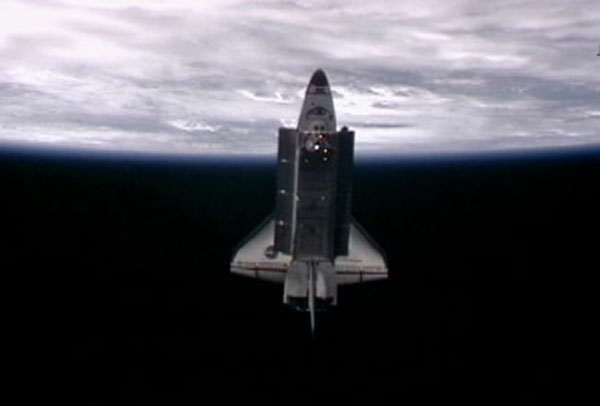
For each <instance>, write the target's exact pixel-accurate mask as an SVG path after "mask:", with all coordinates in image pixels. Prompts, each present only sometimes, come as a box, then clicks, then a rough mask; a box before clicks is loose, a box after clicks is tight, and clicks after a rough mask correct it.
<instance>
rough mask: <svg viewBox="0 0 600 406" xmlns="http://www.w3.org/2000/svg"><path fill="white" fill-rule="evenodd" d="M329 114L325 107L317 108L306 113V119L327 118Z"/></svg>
mask: <svg viewBox="0 0 600 406" xmlns="http://www.w3.org/2000/svg"><path fill="white" fill-rule="evenodd" d="M328 113H329V110H327V109H326V108H324V107H315V108H313V109H310V110H308V112H307V113H306V117H314V116H326V115H327V114H328Z"/></svg>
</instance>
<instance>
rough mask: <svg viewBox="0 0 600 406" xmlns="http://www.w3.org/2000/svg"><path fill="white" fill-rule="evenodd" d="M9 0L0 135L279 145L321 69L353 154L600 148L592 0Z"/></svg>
mask: <svg viewBox="0 0 600 406" xmlns="http://www.w3.org/2000/svg"><path fill="white" fill-rule="evenodd" d="M396 3H397V2H388V1H382V0H379V1H378V0H373V1H370V2H364V1H348V0H344V1H341V0H339V1H338V0H332V1H316V0H315V1H300V0H297V1H274V0H272V1H267V0H264V1H245V0H244V1H242V0H226V1H222V0H219V1H216V0H215V1H202V2H196V1H191V0H175V1H169V2H163V1H157V0H154V1H134V0H125V1H109V0H94V1H91V0H90V1H86V2H80V1H75V0H36V1H34V0H29V1H23V0H21V1H12V0H7V1H2V10H3V13H2V15H1V16H0V143H28V144H33V145H58V146H66V147H83V148H94V149H110V150H126V151H151V152H167V153H193V154H222V153H225V154H273V153H274V152H275V148H276V142H275V141H276V134H277V128H278V127H279V126H281V125H294V124H295V120H296V118H297V115H298V113H299V110H300V105H301V101H302V97H303V92H304V89H305V86H306V84H307V81H308V79H309V77H310V75H311V73H312V72H313V71H314V70H315V69H316V68H319V67H321V68H324V69H325V70H326V72H327V74H328V76H329V79H330V82H331V84H332V86H333V90H334V93H335V100H334V102H335V106H336V110H337V115H338V123H339V124H340V125H349V126H350V127H352V128H353V129H355V130H356V131H357V153H359V154H361V153H369V154H411V153H428V152H462V151H490V150H504V149H526V148H537V147H554V146H576V145H597V144H600V132H599V130H598V129H599V128H600V73H599V72H600V57H597V56H596V54H597V53H598V47H599V45H600V25H599V24H598V21H600V4H598V2H597V1H595V0H572V1H569V2H565V1H562V0H548V1H544V2H539V1H537V0H520V1H507V0H494V1H486V2H480V1H476V0H456V1H434V0H418V1H417V0H409V1H404V2H401V4H396Z"/></svg>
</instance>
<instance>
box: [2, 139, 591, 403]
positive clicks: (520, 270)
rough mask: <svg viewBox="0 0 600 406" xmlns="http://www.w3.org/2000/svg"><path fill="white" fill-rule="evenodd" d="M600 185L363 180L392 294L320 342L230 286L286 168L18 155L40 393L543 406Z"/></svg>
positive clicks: (19, 219) (570, 170)
mask: <svg viewBox="0 0 600 406" xmlns="http://www.w3.org/2000/svg"><path fill="white" fill-rule="evenodd" d="M599 175H600V153H597V152H596V151H592V152H590V151H588V152H585V151H570V152H562V153H560V152H546V153H537V154H529V155H527V154H520V155H482V156H463V157H459V156H457V157H445V158H430V159H425V158H423V159H417V158H414V159H397V160H391V159H382V160H376V159H365V160H362V161H360V160H359V162H358V164H357V165H356V167H355V171H354V194H353V213H354V217H355V218H356V219H357V220H358V221H359V222H360V223H361V224H362V225H363V226H364V227H365V229H366V230H368V231H369V233H370V234H371V236H372V237H373V238H374V239H375V240H376V241H377V242H378V243H379V244H380V245H381V247H382V248H383V249H384V251H385V252H386V255H387V260H388V265H389V269H390V279H389V280H388V281H385V282H376V283H372V284H365V285H357V286H352V287H343V288H341V289H340V297H339V300H340V303H339V306H338V308H337V309H336V310H334V311H332V312H330V313H327V314H325V315H322V316H321V317H320V318H319V320H318V325H317V334H316V336H315V337H314V338H312V337H311V335H310V328H309V324H308V316H307V315H306V314H301V313H295V312H293V311H291V310H288V309H286V308H285V307H284V305H283V304H282V303H281V300H282V287H281V286H279V285H274V284H273V285H272V284H268V283H264V282H258V281H254V280H247V279H243V278H241V277H237V276H233V275H230V274H229V272H228V264H229V260H230V258H231V255H232V252H233V248H234V247H235V246H236V244H238V243H239V242H240V240H242V239H243V238H244V237H245V236H246V235H247V234H248V233H249V232H250V230H252V229H253V228H254V227H255V226H256V225H257V224H258V223H259V222H260V221H261V220H262V219H263V218H264V217H265V216H267V215H268V214H269V213H270V212H271V210H272V209H273V201H274V187H275V172H274V162H270V161H265V162H262V161H244V162H235V161H234V160H232V159H222V160H220V159H211V160H202V159H200V158H198V159H195V160H194V159H180V160H178V159H175V158H164V157H162V158H158V157H148V158H142V157H134V156H120V155H105V156H104V155H101V154H100V155H97V156H91V157H86V156H84V155H75V154H73V155H68V154H59V153H53V154H45V153H43V152H37V153H36V152H24V151H9V150H5V151H1V152H0V181H1V182H2V189H3V198H2V213H3V214H4V216H5V221H4V227H5V228H4V230H5V235H7V236H9V239H8V240H9V241H8V242H7V243H6V242H5V243H4V250H6V251H5V254H4V255H3V257H4V259H5V261H4V264H5V267H4V270H5V272H10V273H12V274H15V275H17V279H18V281H19V283H18V288H19V289H16V291H18V294H17V296H18V299H15V301H14V302H13V306H14V308H15V311H14V312H13V313H16V314H18V315H19V316H17V318H19V319H20V321H19V324H20V327H19V328H18V329H17V330H18V331H19V332H20V333H19V335H18V336H19V337H20V338H19V340H20V341H21V343H20V344H21V345H22V346H23V347H25V350H23V351H24V352H25V353H28V354H31V357H32V361H28V363H27V365H28V368H27V369H28V372H27V375H28V376H27V378H28V381H29V382H32V384H33V385H34V387H38V385H43V384H47V383H50V385H51V386H52V390H53V391H56V392H58V393H61V394H62V396H61V398H65V399H66V398H72V400H73V401H74V402H76V403H77V404H104V403H106V404H112V403H114V401H115V400H116V399H120V400H125V401H128V402H134V403H138V402H139V403H161V404H166V403H168V404H172V403H198V402H202V401H203V400H206V399H209V398H213V397H217V399H221V400H222V402H226V401H228V400H233V399H244V400H263V401H271V400H278V399H284V400H288V401H293V402H308V401H313V400H323V399H325V400H330V401H332V402H336V403H339V402H340V401H345V400H352V401H364V402H368V403H375V404H377V403H379V402H380V401H381V400H383V399H386V398H388V399H391V400H393V401H398V402H404V401H409V402H411V403H416V402H422V403H427V402H428V401H440V400H443V401H445V402H446V401H459V402H462V403H477V404H489V403H494V402H501V403H506V402H509V403H510V404H536V403H545V402H546V401H548V400H550V399H553V398H554V397H555V396H557V395H558V392H560V391H561V389H562V387H561V384H560V382H557V379H556V377H557V372H558V369H559V368H558V365H559V364H560V363H561V362H562V361H564V358H568V357H569V355H568V354H569V353H570V351H571V347H573V346H574V345H576V344H575V343H576V341H577V339H576V338H573V336H574V335H576V334H577V331H578V330H577V328H576V326H574V324H576V322H575V321H573V319H572V316H571V313H573V312H576V311H577V306H576V305H575V304H573V299H574V298H575V297H576V296H578V294H577V293H576V292H574V291H573V290H572V286H573V284H574V283H575V284H577V283H582V284H585V283H586V282H585V281H586V280H588V276H585V277H583V278H582V277H581V276H582V275H584V272H588V273H590V272H592V270H593V269H594V268H595V266H594V265H589V262H588V260H590V259H593V257H594V255H595V254H594V252H595V251H597V247H596V245H597V242H596V241H597V238H596V237H595V234H597V230H598V224H599V222H598V203H599V200H598V192H599V190H598V189H599V182H598V180H599ZM7 227H8V228H7ZM590 232H591V236H590ZM593 263H595V262H593ZM17 312H18V313H17ZM21 314H22V317H21V316H20V315H21ZM415 401H416V402H415Z"/></svg>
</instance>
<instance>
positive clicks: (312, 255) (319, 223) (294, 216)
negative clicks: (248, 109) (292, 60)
mask: <svg viewBox="0 0 600 406" xmlns="http://www.w3.org/2000/svg"><path fill="white" fill-rule="evenodd" d="M353 164H354V132H353V131H349V130H348V129H347V128H346V127H344V128H342V129H341V130H340V131H337V130H336V120H335V112H334V110H333V98H332V95H331V89H330V87H329V83H328V81H327V77H326V76H325V73H324V72H323V71H322V70H320V69H319V70H317V71H316V72H315V73H314V74H313V76H312V78H311V80H310V82H309V84H308V88H307V89H306V96H305V98H304V104H303V106H302V111H301V113H300V118H299V120H298V128H295V129H294V128H280V129H279V149H278V153H277V190H276V193H275V196H276V197H275V212H274V213H273V214H272V215H271V216H269V217H268V218H267V219H266V220H265V221H264V222H263V223H262V224H261V225H260V226H259V227H258V228H257V229H256V231H255V232H253V233H251V234H250V235H249V236H248V237H247V238H246V240H244V241H243V242H242V244H241V245H240V248H239V249H238V250H237V251H236V253H235V254H234V257H233V259H232V261H231V272H233V273H236V274H240V275H244V276H249V277H252V278H257V279H263V280H267V281H273V282H279V283H283V302H284V303H287V304H288V305H290V306H292V307H293V308H295V309H298V310H303V311H309V312H310V320H311V329H312V331H313V332H314V328H315V312H316V311H317V310H322V309H326V308H327V307H329V306H334V305H336V303H337V287H338V285H344V284H351V283H361V282H367V281H373V280H379V279H385V278H387V276H388V270H387V266H386V264H385V260H384V257H383V254H382V251H381V250H380V249H379V248H378V246H377V244H376V243H375V242H374V241H373V240H372V239H371V238H370V237H369V236H368V234H367V233H366V232H365V231H364V230H363V229H362V227H360V226H359V225H358V223H357V222H356V221H355V220H354V219H353V218H352V216H351V215H350V203H351V193H352V167H353Z"/></svg>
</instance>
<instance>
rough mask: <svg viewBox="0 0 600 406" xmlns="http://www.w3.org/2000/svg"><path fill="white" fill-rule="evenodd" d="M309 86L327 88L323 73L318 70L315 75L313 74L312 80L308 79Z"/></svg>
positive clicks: (327, 84) (327, 83)
mask: <svg viewBox="0 0 600 406" xmlns="http://www.w3.org/2000/svg"><path fill="white" fill-rule="evenodd" d="M310 84H311V85H315V86H329V82H327V76H325V72H323V70H321V69H318V70H317V71H316V72H315V73H313V75H312V78H311V79H310Z"/></svg>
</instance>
